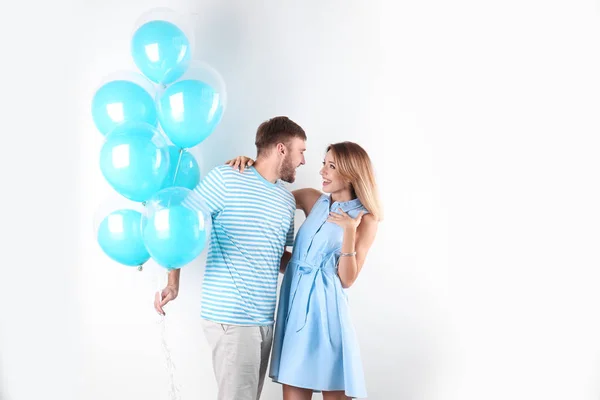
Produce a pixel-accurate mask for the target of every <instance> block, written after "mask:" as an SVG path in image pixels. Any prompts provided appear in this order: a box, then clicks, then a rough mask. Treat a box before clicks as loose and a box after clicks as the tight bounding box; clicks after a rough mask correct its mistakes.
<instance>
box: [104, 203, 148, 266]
mask: <svg viewBox="0 0 600 400" xmlns="http://www.w3.org/2000/svg"><path fill="white" fill-rule="evenodd" d="M141 219H142V214H141V213H139V212H138V211H135V210H127V209H123V210H117V211H113V212H112V213H110V214H109V215H107V216H106V217H105V218H104V219H103V220H102V222H101V223H100V226H99V227H98V235H97V239H98V244H99V245H100V248H102V251H104V253H105V254H106V255H107V256H109V257H110V258H111V259H112V260H114V261H116V262H118V263H120V264H123V265H126V266H129V267H137V266H141V265H143V264H144V263H145V262H146V261H148V260H149V259H150V254H149V253H148V251H147V250H146V246H145V245H144V241H143V240H142V231H141V225H140V224H141Z"/></svg>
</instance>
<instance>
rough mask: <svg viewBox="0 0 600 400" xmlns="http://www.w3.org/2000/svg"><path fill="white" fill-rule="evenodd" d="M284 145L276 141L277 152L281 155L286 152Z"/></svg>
mask: <svg viewBox="0 0 600 400" xmlns="http://www.w3.org/2000/svg"><path fill="white" fill-rule="evenodd" d="M286 150H287V149H286V148H285V145H284V144H283V143H277V153H278V154H281V155H285V152H286Z"/></svg>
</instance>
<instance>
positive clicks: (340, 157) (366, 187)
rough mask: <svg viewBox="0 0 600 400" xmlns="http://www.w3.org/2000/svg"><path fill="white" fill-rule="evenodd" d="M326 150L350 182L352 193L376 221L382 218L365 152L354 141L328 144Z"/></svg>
mask: <svg viewBox="0 0 600 400" xmlns="http://www.w3.org/2000/svg"><path fill="white" fill-rule="evenodd" d="M328 151H331V155H332V156H333V159H334V160H335V165H336V169H337V171H338V173H339V174H340V175H341V176H342V178H344V179H345V180H347V181H348V182H350V185H351V189H352V191H353V192H354V195H356V197H358V199H359V200H360V202H361V203H362V205H363V206H365V208H366V209H367V210H369V212H370V213H371V214H373V216H374V217H375V219H376V220H377V221H381V220H383V210H382V209H381V203H380V201H379V193H378V190H377V183H376V182H375V173H374V171H373V165H372V164H371V159H370V158H369V155H368V154H367V152H366V151H365V150H364V149H363V148H362V147H360V146H359V145H358V144H356V143H354V142H340V143H334V144H330V145H329V146H328V147H327V150H326V152H328Z"/></svg>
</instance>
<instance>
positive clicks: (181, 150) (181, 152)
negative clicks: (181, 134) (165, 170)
mask: <svg viewBox="0 0 600 400" xmlns="http://www.w3.org/2000/svg"><path fill="white" fill-rule="evenodd" d="M182 155H183V148H181V149H179V159H178V160H177V167H175V175H173V185H175V181H176V180H177V173H178V172H179V164H181V156H182Z"/></svg>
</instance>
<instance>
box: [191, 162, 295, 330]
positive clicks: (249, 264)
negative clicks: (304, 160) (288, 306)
mask: <svg viewBox="0 0 600 400" xmlns="http://www.w3.org/2000/svg"><path fill="white" fill-rule="evenodd" d="M194 192H195V193H198V194H200V196H202V198H203V199H204V201H205V202H206V206H207V207H208V209H209V210H210V213H211V214H212V230H211V237H210V247H209V252H208V258H207V263H206V270H205V273H204V281H203V284H202V313H201V316H202V318H205V319H208V320H211V321H214V322H218V323H223V324H234V325H269V324H272V323H273V321H274V314H275V302H276V299H277V278H278V274H279V263H280V260H281V256H282V254H283V251H284V248H285V246H292V245H293V240H294V215H295V211H296V202H295V200H294V196H293V195H292V194H291V193H290V191H289V190H287V189H286V188H285V187H284V186H283V182H281V181H278V182H277V183H276V184H274V183H271V182H269V181H267V180H266V179H265V178H263V177H262V176H261V175H260V174H259V173H258V172H257V171H256V169H255V168H254V167H249V168H247V169H245V170H244V172H243V173H240V172H239V171H238V170H235V169H233V168H231V167H230V166H228V165H222V166H218V167H215V168H214V169H212V170H211V171H210V172H209V173H208V174H207V176H206V177H205V178H204V179H202V181H201V182H200V184H199V185H198V186H197V187H196V188H195V189H194Z"/></svg>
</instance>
